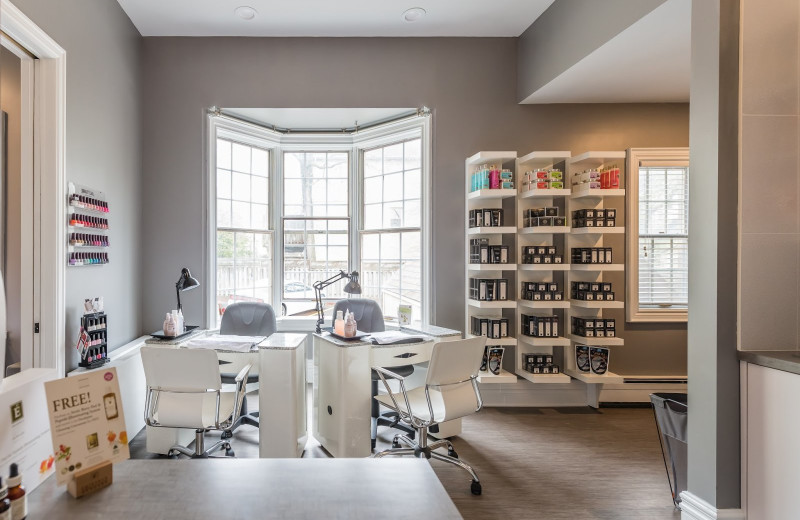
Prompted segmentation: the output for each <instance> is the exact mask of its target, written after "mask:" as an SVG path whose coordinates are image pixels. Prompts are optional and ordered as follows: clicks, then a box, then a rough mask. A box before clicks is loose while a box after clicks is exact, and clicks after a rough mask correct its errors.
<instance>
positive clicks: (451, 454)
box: [447, 448, 458, 459]
mask: <svg viewBox="0 0 800 520" xmlns="http://www.w3.org/2000/svg"><path fill="white" fill-rule="evenodd" d="M447 456H448V457H453V458H454V459H457V458H458V453H456V450H454V449H453V448H448V449H447Z"/></svg>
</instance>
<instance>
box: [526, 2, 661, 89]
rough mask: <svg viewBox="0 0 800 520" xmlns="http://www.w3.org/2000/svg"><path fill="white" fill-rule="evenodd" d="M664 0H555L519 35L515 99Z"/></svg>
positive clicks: (587, 53) (551, 77)
mask: <svg viewBox="0 0 800 520" xmlns="http://www.w3.org/2000/svg"><path fill="white" fill-rule="evenodd" d="M665 1H666V0H603V1H602V2H597V1H595V0H559V1H558V2H555V3H554V4H553V5H551V6H550V7H549V8H548V9H547V11H545V12H544V14H542V16H540V17H539V18H537V19H536V21H535V22H533V23H532V24H531V26H530V27H528V28H527V29H526V30H525V32H523V33H522V34H521V35H520V37H519V44H518V49H519V56H518V60H517V65H518V72H517V101H524V100H525V99H526V98H527V97H528V96H530V95H531V94H533V93H534V92H536V91H537V90H538V89H540V88H542V87H543V86H545V85H547V84H548V83H550V81H552V80H554V79H555V78H557V77H558V76H560V75H561V74H562V73H563V72H565V71H566V70H567V69H569V68H570V67H572V66H573V65H575V64H576V63H578V62H579V61H580V60H582V59H583V58H585V57H586V56H588V55H589V54H591V53H592V52H594V51H595V50H597V49H599V48H600V47H601V46H603V45H604V44H605V43H606V42H608V41H609V40H610V39H612V38H613V37H614V36H616V35H618V34H619V33H621V32H622V31H624V30H625V29H627V28H628V27H630V26H631V25H632V24H633V23H635V22H636V21H638V20H639V19H640V18H642V17H643V16H645V15H646V14H648V13H650V12H651V11H652V10H653V9H655V8H656V7H658V6H659V5H661V4H663V3H664V2H665Z"/></svg>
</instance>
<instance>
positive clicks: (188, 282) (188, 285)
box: [175, 267, 200, 311]
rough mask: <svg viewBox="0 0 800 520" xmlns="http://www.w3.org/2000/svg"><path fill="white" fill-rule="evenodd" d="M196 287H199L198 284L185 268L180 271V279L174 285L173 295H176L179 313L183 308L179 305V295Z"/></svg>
mask: <svg viewBox="0 0 800 520" xmlns="http://www.w3.org/2000/svg"><path fill="white" fill-rule="evenodd" d="M196 287H200V282H198V281H197V278H195V277H193V276H192V273H190V272H189V269H188V268H187V267H184V268H183V269H181V277H180V278H178V281H177V283H176V284H175V293H176V294H177V295H178V310H179V311H180V310H182V309H183V306H182V305H181V293H182V292H183V291H190V290H192V289H194V288H196Z"/></svg>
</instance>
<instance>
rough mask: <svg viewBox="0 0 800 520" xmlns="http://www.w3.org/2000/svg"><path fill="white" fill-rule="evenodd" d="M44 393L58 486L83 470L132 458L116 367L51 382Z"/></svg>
mask: <svg viewBox="0 0 800 520" xmlns="http://www.w3.org/2000/svg"><path fill="white" fill-rule="evenodd" d="M45 391H46V394H47V405H48V411H49V412H50V432H51V434H52V439H53V449H54V451H55V458H56V462H55V463H56V476H57V478H58V483H59V484H66V483H67V482H69V481H70V480H71V479H72V477H73V475H74V473H75V472H76V471H79V470H81V469H86V468H89V467H92V466H94V465H96V464H99V463H101V462H104V461H111V462H118V461H121V460H125V459H127V458H128V457H129V453H128V433H127V432H126V431H125V416H124V415H123V413H122V401H121V399H120V392H119V381H118V379H117V370H116V369H115V368H109V369H100V370H96V371H93V372H90V373H87V374H86V375H80V376H75V377H68V378H64V379H59V380H57V381H52V382H50V383H47V384H46V385H45Z"/></svg>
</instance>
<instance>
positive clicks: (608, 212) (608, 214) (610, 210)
mask: <svg viewBox="0 0 800 520" xmlns="http://www.w3.org/2000/svg"><path fill="white" fill-rule="evenodd" d="M606 218H610V219H612V220H613V219H615V218H617V210H616V209H613V208H607V209H606Z"/></svg>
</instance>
